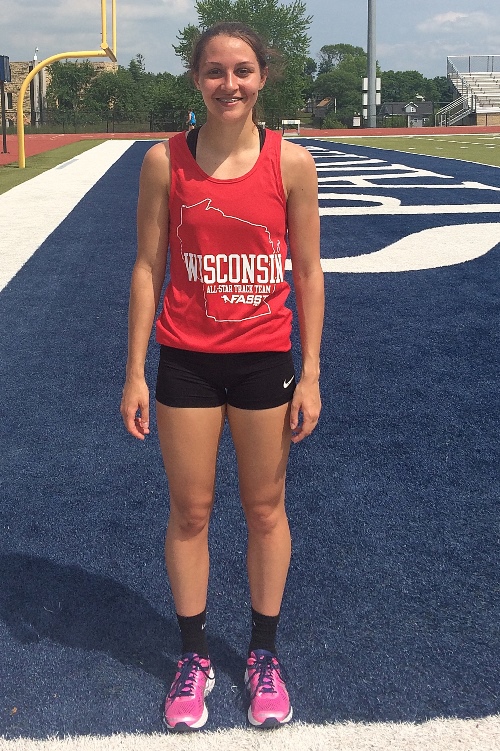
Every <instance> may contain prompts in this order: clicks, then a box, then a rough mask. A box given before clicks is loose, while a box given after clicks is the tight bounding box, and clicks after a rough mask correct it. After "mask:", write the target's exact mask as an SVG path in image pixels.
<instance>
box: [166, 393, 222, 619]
mask: <svg viewBox="0 0 500 751" xmlns="http://www.w3.org/2000/svg"><path fill="white" fill-rule="evenodd" d="M156 414H157V423H158V433H159V438H160V445H161V450H162V455H163V462H164V464H165V470H166V472H167V478H168V485H169V492H170V516H169V521H168V527H167V535H166V540H165V561H166V565H167V572H168V577H169V580H170V586H171V588H172V594H173V597H174V602H175V609H176V612H177V614H178V615H182V616H193V615H198V614H199V613H201V612H202V611H203V610H204V609H205V607H206V600H207V588H208V571H209V553H208V525H209V520H210V514H211V511H212V507H213V502H214V487H215V467H216V460H217V451H218V447H219V441H220V436H221V432H222V428H223V425H224V417H225V407H209V408H195V409H186V408H179V407H166V406H165V405H163V404H159V403H158V402H157V405H156Z"/></svg>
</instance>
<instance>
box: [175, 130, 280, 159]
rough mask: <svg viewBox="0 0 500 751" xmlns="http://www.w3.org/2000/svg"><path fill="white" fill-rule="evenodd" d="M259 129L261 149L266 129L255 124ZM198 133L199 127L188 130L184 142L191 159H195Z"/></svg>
mask: <svg viewBox="0 0 500 751" xmlns="http://www.w3.org/2000/svg"><path fill="white" fill-rule="evenodd" d="M257 128H258V130H259V144H260V149H259V150H260V151H262V147H263V146H264V143H265V140H266V131H265V129H264V128H263V127H262V126H261V125H258V126H257ZM199 134H200V128H195V129H194V130H190V131H188V134H187V138H186V142H187V145H188V149H189V151H190V152H191V155H192V157H193V159H194V160H195V161H196V147H197V145H198V136H199Z"/></svg>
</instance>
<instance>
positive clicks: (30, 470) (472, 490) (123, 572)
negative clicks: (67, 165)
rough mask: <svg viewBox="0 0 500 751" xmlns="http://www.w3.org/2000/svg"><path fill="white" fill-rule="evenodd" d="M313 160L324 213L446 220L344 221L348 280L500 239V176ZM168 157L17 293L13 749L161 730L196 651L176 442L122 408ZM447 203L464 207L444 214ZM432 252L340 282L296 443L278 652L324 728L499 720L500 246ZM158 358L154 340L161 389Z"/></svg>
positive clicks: (333, 157) (236, 681) (11, 442)
mask: <svg viewBox="0 0 500 751" xmlns="http://www.w3.org/2000/svg"><path fill="white" fill-rule="evenodd" d="M302 143H304V144H305V145H307V146H308V147H310V148H312V149H313V153H314V154H315V157H316V158H317V164H318V167H319V168H321V169H320V173H319V174H320V177H322V178H325V179H326V180H325V181H323V182H322V183H321V189H320V193H321V195H324V194H327V193H328V194H332V193H335V194H336V195H337V197H336V198H328V199H322V200H321V206H322V207H323V208H328V207H330V208H331V207H333V209H335V207H338V206H339V205H340V206H344V207H351V208H352V207H356V206H360V205H362V206H366V205H367V202H366V196H372V197H374V203H373V205H377V201H378V199H377V198H376V196H380V195H383V196H390V197H395V198H398V199H400V200H401V205H403V206H426V207H428V210H427V209H426V210H425V212H423V213H408V214H406V213H404V212H403V213H391V212H390V211H388V212H387V213H381V214H370V213H369V212H368V213H364V214H361V213H359V214H358V215H356V214H349V213H348V212H344V213H343V212H341V211H340V212H339V211H337V213H335V212H334V213H332V214H328V215H324V216H323V217H322V256H323V258H325V259H326V258H338V257H344V256H356V255H361V254H366V253H374V252H376V251H378V250H380V249H381V248H384V247H386V246H387V245H389V244H391V243H395V242H397V241H399V240H401V238H404V237H407V236H409V235H415V234H416V233H419V232H421V231H422V230H424V229H430V228H435V227H444V226H452V225H467V224H470V223H478V224H483V223H484V224H492V225H493V224H495V223H496V222H498V214H497V213H493V212H492V210H491V209H490V210H483V211H481V210H477V211H475V212H472V213H464V212H463V211H462V208H461V207H465V206H468V205H477V206H480V205H481V206H484V205H490V206H491V205H493V204H498V205H499V208H500V192H499V188H500V171H499V170H498V169H496V168H493V167H486V166H483V165H475V164H470V163H466V162H455V161H450V160H438V159H434V158H431V157H421V156H417V155H411V154H402V153H395V152H388V151H379V150H375V149H367V148H363V147H358V146H346V145H340V144H333V143H332V144H329V143H325V142H319V141H316V142H313V141H302ZM149 145H150V144H147V143H141V142H138V143H136V144H135V145H134V146H133V147H131V149H130V150H129V151H128V152H127V153H126V154H125V155H124V156H123V157H122V158H121V159H120V160H119V161H118V162H117V163H116V164H115V165H114V166H113V167H112V168H111V169H110V170H109V172H108V173H107V174H106V175H105V176H104V177H103V178H102V179H101V180H100V181H99V182H98V183H97V184H96V185H95V187H94V188H93V189H92V190H91V191H90V193H88V194H87V195H86V196H85V197H84V198H83V200H82V201H81V202H80V203H79V204H78V206H77V207H76V208H75V210H74V211H72V212H71V214H70V215H69V216H68V217H67V219H66V220H65V221H64V222H63V224H61V225H60V227H59V228H58V229H57V230H56V231H55V232H54V233H53V234H52V235H51V236H50V237H49V238H48V239H47V241H46V242H45V243H44V244H43V245H42V247H41V248H40V249H39V250H38V251H37V253H36V254H35V255H34V256H33V257H32V258H31V260H30V261H29V262H28V263H27V264H26V265H25V266H24V267H23V269H22V270H21V271H20V272H19V273H18V274H17V276H16V277H15V278H14V279H13V280H12V281H11V282H10V284H9V285H8V286H7V287H6V288H5V289H4V290H3V292H1V293H0V321H1V324H0V326H1V333H2V337H1V343H0V364H1V365H0V367H1V371H0V373H1V389H2V408H1V409H2V418H1V419H2V427H3V430H2V445H1V456H2V469H3V473H2V478H1V493H2V505H1V509H0V523H1V527H0V528H1V534H2V542H1V553H0V582H1V585H0V615H1V621H0V648H1V653H2V659H1V663H0V665H1V667H0V672H1V681H0V694H1V701H0V736H1V735H5V736H6V737H10V738H16V737H22V736H25V737H33V738H43V737H47V736H50V735H54V734H60V735H66V734H72V735H73V734H104V735H106V734H110V733H112V732H120V731H123V732H126V731H129V732H133V731H137V732H152V731H155V730H159V729H160V726H161V722H160V719H161V704H162V701H163V695H164V690H165V687H166V683H167V682H168V681H169V680H170V679H171V677H172V673H173V668H174V659H175V658H176V656H177V652H178V648H179V641H178V637H177V628H176V623H175V619H174V617H173V609H172V602H171V598H170V594H169V592H168V588H167V583H166V577H165V575H164V571H163V559H162V555H163V551H162V547H163V533H164V526H165V522H166V518H167V508H168V507H167V498H166V487H165V480H164V476H163V468H162V464H161V459H160V453H159V448H158V445H157V439H156V436H155V434H154V431H153V435H152V436H150V437H149V438H148V440H147V441H145V442H144V443H140V442H136V441H134V440H133V439H132V438H130V437H129V436H128V435H127V434H126V433H125V431H124V429H123V428H122V425H121V418H120V415H119V412H118V406H119V401H120V395H121V388H122V380H123V372H124V362H125V355H126V325H127V320H126V318H127V304H128V299H127V298H128V284H129V278H130V271H131V267H132V263H133V260H134V254H135V247H134V245H135V203H136V197H137V177H138V170H139V167H140V163H141V161H142V157H143V155H144V153H145V151H146V149H147V148H148V147H149ZM315 149H325V150H326V152H322V151H315ZM335 152H338V153H337V154H335ZM346 155H347V156H346ZM366 157H368V158H370V159H378V160H379V162H376V163H374V165H372V166H376V167H377V168H381V169H378V171H377V170H375V171H369V170H368V167H369V166H370V165H369V164H368V163H367V162H366V161H365V158H366ZM346 161H347V162H349V161H351V162H352V164H351V165H344V166H342V164H341V162H346ZM395 164H398V165H404V169H401V168H398V167H394V166H393V165H395ZM422 170H423V171H424V172H423V173H422ZM417 171H420V172H419V173H418V174H417ZM384 175H385V177H384ZM360 176H361V177H362V178H363V182H362V183H361V182H360ZM472 183H475V184H476V185H475V187H474V185H472ZM417 184H418V185H421V186H422V187H412V186H414V185H417ZM464 184H466V187H463V186H464ZM477 184H480V185H481V186H483V187H478V186H477ZM467 185H468V186H467ZM342 191H343V192H344V193H347V194H348V195H349V196H351V197H350V198H348V199H347V200H341V199H339V194H340V193H342ZM356 195H362V196H365V198H363V199H362V200H361V201H359V200H356ZM368 205H369V206H370V205H371V204H370V203H368ZM445 205H446V206H450V205H451V206H457V210H456V211H453V212H452V213H442V212H439V211H438V212H437V213H435V212H434V210H433V207H435V206H445ZM419 252H420V253H421V252H422V251H421V249H420V251H419ZM432 254H433V248H432V246H431V247H429V249H428V252H427V255H428V256H429V257H430V258H431V261H430V267H429V268H426V269H423V270H419V271H404V272H398V273H391V272H386V273H346V274H341V273H327V274H326V290H327V315H326V324H325V335H324V346H323V357H322V365H323V377H322V391H323V401H324V412H323V415H322V419H321V422H320V426H319V427H318V429H317V431H316V433H315V434H314V435H313V436H312V437H311V438H309V439H308V440H307V441H306V442H304V443H303V444H301V445H299V446H296V447H293V449H292V456H291V462H290V470H289V483H288V509H289V514H290V522H291V526H292V533H293V538H294V553H293V563H292V568H291V572H290V577H289V583H288V587H287V591H286V597H285V603H284V614H283V620H282V628H281V639H280V647H281V655H282V657H283V659H284V662H285V664H286V665H287V666H288V671H289V674H290V688H291V695H292V700H293V704H294V709H295V717H296V718H297V719H299V720H301V721H303V722H316V723H322V722H326V721H342V720H355V721H384V720H408V721H420V720H424V719H427V718H433V717H437V716H442V717H462V718H467V717H482V716H485V715H489V714H494V713H495V712H498V711H500V701H499V697H498V685H499V682H498V678H499V669H498V668H499V665H498V654H499V652H498V648H499V646H500V645H499V633H498V623H499V615H500V612H499V598H498V510H499V503H498V499H499V497H500V492H499V491H500V487H499V485H500V483H499V469H498V467H499V451H498V448H499V438H498V435H499V434H498V427H499V424H498V422H499V421H498V415H499V404H498V401H499V399H498V393H499V333H498V332H499V320H498V313H499V295H498V278H499V262H500V246H499V245H496V246H495V247H493V248H492V249H491V250H489V252H486V253H485V254H484V255H482V256H481V257H479V258H477V259H475V260H473V261H469V262H465V263H456V264H455V265H450V266H446V267H440V268H432ZM155 360H156V349H155V345H154V343H153V344H152V348H151V357H150V361H149V374H150V381H152V380H153V377H154V370H155ZM233 460H234V457H233V452H232V448H231V444H230V441H229V438H228V436H227V435H225V436H224V438H223V444H222V450H221V462H220V471H219V476H218V498H217V503H216V508H215V512H214V516H213V524H212V530H213V533H212V538H211V543H212V580H211V588H210V601H209V621H208V629H209V638H210V643H211V646H212V656H213V659H214V661H215V665H216V669H217V682H216V687H215V689H214V691H213V693H212V695H211V697H210V700H209V701H210V718H209V724H208V728H215V727H236V726H243V725H244V724H245V715H244V712H243V711H242V707H241V702H240V698H239V691H240V689H241V686H242V678H243V671H244V654H245V651H246V646H247V641H248V631H249V623H248V621H249V617H248V610H249V604H248V593H247V589H246V583H245V555H244V549H245V530H244V524H243V517H242V513H241V511H240V510H239V505H238V496H237V486H236V478H235V473H234V463H233ZM299 687H300V688H301V690H299Z"/></svg>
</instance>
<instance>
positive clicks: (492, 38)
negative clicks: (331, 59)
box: [0, 0, 500, 78]
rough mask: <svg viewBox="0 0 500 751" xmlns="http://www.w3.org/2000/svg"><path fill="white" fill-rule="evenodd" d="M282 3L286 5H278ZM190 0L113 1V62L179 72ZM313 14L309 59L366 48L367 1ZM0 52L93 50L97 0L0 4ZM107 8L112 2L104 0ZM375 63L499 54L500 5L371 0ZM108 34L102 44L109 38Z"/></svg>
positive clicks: (309, 4) (337, 1) (421, 67)
mask: <svg viewBox="0 0 500 751" xmlns="http://www.w3.org/2000/svg"><path fill="white" fill-rule="evenodd" d="M282 3H283V4H284V5H286V4H288V0H282ZM194 4H195V0H117V26H118V32H117V41H118V62H119V63H120V64H121V65H124V66H127V65H128V63H129V61H130V60H131V59H132V58H133V57H134V56H135V55H136V54H137V53H141V54H142V55H143V56H144V58H145V62H146V69H147V70H148V71H151V72H152V73H159V72H162V71H168V72H170V73H174V74H178V73H181V72H182V70H183V69H182V65H181V63H180V61H179V59H178V58H177V57H176V55H175V53H174V51H173V49H172V44H174V43H175V42H176V35H177V34H178V33H179V30H181V29H183V28H184V27H185V26H186V25H187V24H188V23H193V24H196V22H197V14H196V12H195V10H194ZM305 4H306V8H307V14H308V15H310V16H312V17H313V20H312V23H311V27H310V36H311V48H310V54H311V57H316V56H317V54H318V52H319V50H320V48H321V47H322V46H323V45H325V44H338V43H345V44H353V45H356V46H360V47H363V48H364V49H366V41H367V7H368V0H305ZM1 5H2V10H1V15H0V54H1V55H7V56H8V57H9V58H10V59H11V60H12V61H18V60H30V59H32V58H33V53H34V51H35V48H36V47H38V48H39V52H38V59H39V60H42V59H44V58H46V57H49V56H50V55H52V54H56V53H58V52H65V51H70V50H80V49H82V50H87V49H98V48H99V45H100V42H101V38H100V31H101V3H100V0H2V3H1ZM108 5H109V6H111V0H108ZM376 11H377V13H376V26H377V59H378V61H379V63H380V65H381V67H382V70H391V69H392V70H418V71H420V72H421V73H422V74H423V75H424V76H426V77H427V78H433V77H434V76H442V75H446V57H447V56H448V55H469V54H490V55H492V54H497V55H500V2H499V0H377V2H376ZM110 36H111V35H110V34H108V41H109V40H110Z"/></svg>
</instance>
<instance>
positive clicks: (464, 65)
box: [436, 55, 500, 125]
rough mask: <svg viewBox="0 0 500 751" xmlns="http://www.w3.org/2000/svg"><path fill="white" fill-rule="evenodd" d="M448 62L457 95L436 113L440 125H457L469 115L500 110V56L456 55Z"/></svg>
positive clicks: (449, 75) (449, 73)
mask: <svg viewBox="0 0 500 751" xmlns="http://www.w3.org/2000/svg"><path fill="white" fill-rule="evenodd" d="M447 63H448V65H447V67H448V79H449V80H450V81H451V83H452V84H453V87H454V89H455V93H456V98H455V99H454V100H453V102H450V104H448V105H446V107H443V108H442V109H440V110H439V111H438V112H436V124H437V125H456V124H457V123H460V122H461V121H462V120H464V118H466V117H469V116H473V115H477V114H489V113H500V55H462V56H455V57H449V58H448V59H447Z"/></svg>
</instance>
